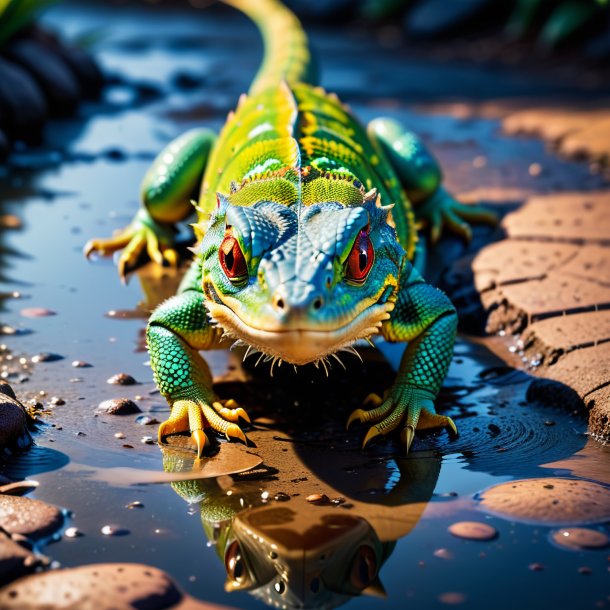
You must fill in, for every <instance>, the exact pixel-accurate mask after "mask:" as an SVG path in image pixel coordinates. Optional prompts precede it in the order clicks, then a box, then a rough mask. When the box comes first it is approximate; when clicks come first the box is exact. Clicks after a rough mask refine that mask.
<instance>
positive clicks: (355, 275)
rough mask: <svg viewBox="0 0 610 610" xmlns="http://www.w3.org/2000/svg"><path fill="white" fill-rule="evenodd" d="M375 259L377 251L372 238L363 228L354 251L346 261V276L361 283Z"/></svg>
mask: <svg viewBox="0 0 610 610" xmlns="http://www.w3.org/2000/svg"><path fill="white" fill-rule="evenodd" d="M374 260H375V251H374V250H373V244H372V242H371V238H370V237H369V234H368V232H367V230H366V229H363V230H362V231H360V233H359V234H358V237H357V238H356V241H355V242H354V245H353V247H352V251H351V252H350V253H349V256H348V257H347V261H346V263H345V277H346V278H347V279H348V280H349V281H351V282H356V283H358V284H361V283H362V282H364V280H365V279H366V276H367V275H368V274H369V271H370V270H371V267H372V266H373V261H374Z"/></svg>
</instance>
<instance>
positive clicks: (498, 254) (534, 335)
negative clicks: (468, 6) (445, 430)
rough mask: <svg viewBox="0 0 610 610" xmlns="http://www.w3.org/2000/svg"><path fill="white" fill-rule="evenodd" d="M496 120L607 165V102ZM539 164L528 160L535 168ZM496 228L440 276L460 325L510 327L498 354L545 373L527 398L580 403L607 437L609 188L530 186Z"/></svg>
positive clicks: (593, 428) (598, 166) (596, 434)
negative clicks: (492, 238)
mask: <svg viewBox="0 0 610 610" xmlns="http://www.w3.org/2000/svg"><path fill="white" fill-rule="evenodd" d="M606 108H607V106H606ZM502 126H503V129H504V131H505V133H507V134H510V135H514V136H519V135H535V136H540V137H542V138H544V139H545V141H547V142H548V143H549V145H550V147H551V148H552V152H553V153H556V154H559V155H562V156H565V157H573V158H576V159H578V160H581V161H587V162H589V163H590V164H591V169H592V171H603V168H604V166H605V164H607V162H608V160H609V159H610V111H609V110H607V109H604V107H603V106H599V107H596V108H589V109H587V108H584V109H583V108H578V109H577V108H569V107H564V108H554V107H553V108H550V107H538V108H534V109H531V110H521V111H519V112H509V113H507V114H506V116H504V117H503V119H502ZM541 172H543V168H542V167H541V166H539V165H532V166H531V167H530V173H531V174H533V175H537V174H539V173H541ZM501 229H502V231H503V233H504V239H501V240H500V241H497V242H494V243H492V244H490V245H488V246H486V247H484V248H482V249H481V250H480V251H479V252H477V253H476V254H473V255H469V256H467V257H464V258H462V259H460V260H458V261H457V262H456V263H455V264H454V265H453V266H452V268H451V269H450V270H449V272H448V274H447V275H446V276H445V278H444V281H445V283H446V286H447V288H448V290H449V293H450V294H451V296H452V298H453V300H454V302H455V303H456V305H457V306H458V309H459V310H460V312H461V314H462V323H463V326H464V327H466V328H468V327H469V326H470V328H472V327H473V326H474V327H478V328H476V330H484V331H485V332H487V333H492V334H494V333H495V334H500V335H503V336H510V338H511V344H510V346H509V348H508V349H509V354H504V356H505V357H506V358H507V359H508V360H509V362H511V363H516V364H517V365H519V364H521V365H522V366H525V367H526V368H527V369H528V370H529V371H530V372H532V373H533V374H535V375H537V376H539V377H541V378H542V379H541V381H540V382H538V383H533V384H532V386H531V388H530V395H531V398H535V399H538V400H541V401H542V402H547V403H551V404H552V403H563V404H565V405H566V406H568V408H573V409H580V408H582V406H583V404H584V408H585V409H586V411H587V413H588V417H589V426H590V434H591V436H592V437H593V438H595V439H597V440H598V441H600V442H602V443H604V444H605V443H607V442H608V439H609V438H610V379H609V377H610V343H609V342H608V340H609V339H610V192H609V191H607V190H596V191H587V192H581V191H572V192H561V193H550V194H545V195H536V196H532V197H530V198H528V199H527V200H526V201H525V202H524V204H523V205H522V206H520V207H519V208H518V209H517V210H515V211H512V212H510V213H509V214H507V215H506V216H505V217H504V218H503V219H502V222H501ZM482 321H484V325H483V326H484V328H481V322H482ZM511 355H512V358H511ZM519 361H520V362H519Z"/></svg>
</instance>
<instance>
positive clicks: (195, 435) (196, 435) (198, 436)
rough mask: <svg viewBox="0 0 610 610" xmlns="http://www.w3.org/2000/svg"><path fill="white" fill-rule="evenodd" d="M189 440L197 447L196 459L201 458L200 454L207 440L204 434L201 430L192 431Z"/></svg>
mask: <svg viewBox="0 0 610 610" xmlns="http://www.w3.org/2000/svg"><path fill="white" fill-rule="evenodd" d="M191 438H192V439H193V440H194V441H195V444H196V445H197V459H199V458H200V457H201V454H202V453H203V448H204V447H205V444H206V442H207V440H208V438H207V436H206V435H205V432H204V431H203V430H201V429H200V430H193V431H192V432H191Z"/></svg>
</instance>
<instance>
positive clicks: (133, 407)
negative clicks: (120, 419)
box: [97, 398, 141, 415]
mask: <svg viewBox="0 0 610 610" xmlns="http://www.w3.org/2000/svg"><path fill="white" fill-rule="evenodd" d="M97 412H98V413H106V414H107V415H133V414H134V413H141V410H140V407H138V405H137V404H136V403H135V402H133V400H129V398H111V399H110V400H104V401H103V402H100V404H99V405H98V407H97Z"/></svg>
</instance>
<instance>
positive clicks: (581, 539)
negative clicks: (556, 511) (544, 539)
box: [551, 527, 610, 551]
mask: <svg viewBox="0 0 610 610" xmlns="http://www.w3.org/2000/svg"><path fill="white" fill-rule="evenodd" d="M551 540H552V541H553V542H554V543H555V544H556V545H558V546H560V547H564V548H567V549H572V550H577V551H581V550H583V549H603V548H605V547H607V546H608V545H609V544H610V537H608V535H607V534H605V533H604V532H600V531H599V530H593V529H589V528H586V527H565V528H562V529H560V530H556V531H554V532H551Z"/></svg>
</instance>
